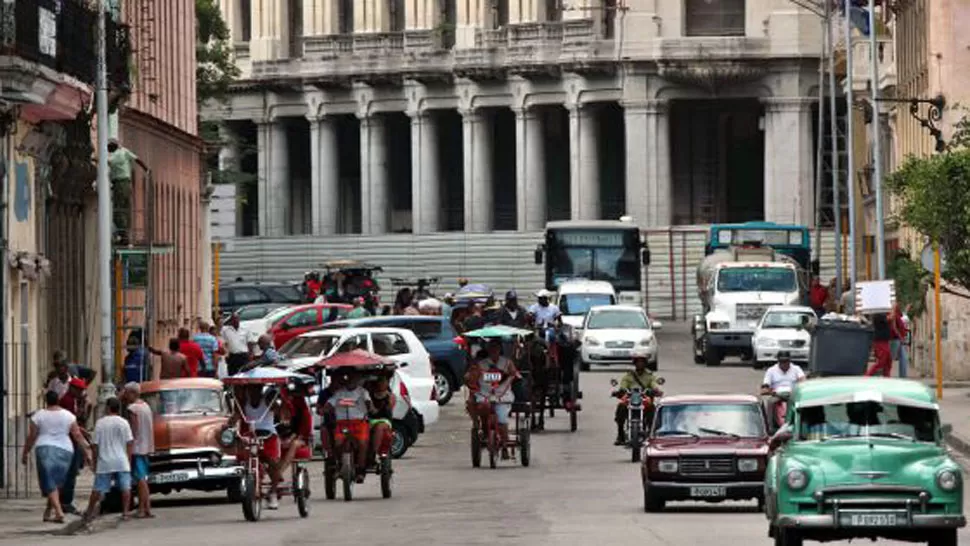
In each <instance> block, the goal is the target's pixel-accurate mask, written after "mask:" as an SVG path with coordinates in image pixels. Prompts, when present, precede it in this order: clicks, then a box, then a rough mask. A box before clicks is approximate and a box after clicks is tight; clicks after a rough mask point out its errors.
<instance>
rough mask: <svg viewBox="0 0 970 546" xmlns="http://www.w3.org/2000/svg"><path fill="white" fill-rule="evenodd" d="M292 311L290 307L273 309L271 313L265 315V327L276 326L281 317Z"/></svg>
mask: <svg viewBox="0 0 970 546" xmlns="http://www.w3.org/2000/svg"><path fill="white" fill-rule="evenodd" d="M291 310H292V308H291V307H286V306H284V307H280V308H279V309H273V310H272V311H271V312H269V313H267V315H266V316H265V317H263V318H264V319H266V325H267V326H269V327H270V328H272V327H273V326H276V323H277V322H279V321H280V319H282V318H283V317H285V316H286V315H288V314H289V312H290V311H291Z"/></svg>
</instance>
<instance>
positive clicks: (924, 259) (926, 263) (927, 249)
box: [920, 243, 946, 272]
mask: <svg viewBox="0 0 970 546" xmlns="http://www.w3.org/2000/svg"><path fill="white" fill-rule="evenodd" d="M933 262H934V260H933V243H926V246H924V247H923V251H922V252H920V263H922V264H923V269H926V270H927V271H931V272H932V271H933V270H934V268H935V264H934V263H933ZM940 269H941V270H942V269H946V252H944V251H943V249H942V248H941V249H940Z"/></svg>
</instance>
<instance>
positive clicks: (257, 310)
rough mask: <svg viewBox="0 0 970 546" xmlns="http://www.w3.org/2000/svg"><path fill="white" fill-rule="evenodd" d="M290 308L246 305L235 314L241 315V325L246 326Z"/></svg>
mask: <svg viewBox="0 0 970 546" xmlns="http://www.w3.org/2000/svg"><path fill="white" fill-rule="evenodd" d="M285 307H289V304H286V303H256V304H253V305H244V306H242V307H240V308H238V309H236V311H235V313H236V314H237V315H239V322H240V325H242V324H245V323H247V322H249V321H253V320H259V319H262V318H266V316H267V315H269V314H270V313H272V312H274V311H276V310H277V309H281V308H285ZM227 316H229V313H227V314H226V315H224V317H227Z"/></svg>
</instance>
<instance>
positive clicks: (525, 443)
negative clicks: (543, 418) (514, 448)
mask: <svg viewBox="0 0 970 546" xmlns="http://www.w3.org/2000/svg"><path fill="white" fill-rule="evenodd" d="M531 455H532V433H531V432H530V431H529V429H527V428H525V429H522V430H520V431H519V462H521V463H522V466H529V459H530V457H531Z"/></svg>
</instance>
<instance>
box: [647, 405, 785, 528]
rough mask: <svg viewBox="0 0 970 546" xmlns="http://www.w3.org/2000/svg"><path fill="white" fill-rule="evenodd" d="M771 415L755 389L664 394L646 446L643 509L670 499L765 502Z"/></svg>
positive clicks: (652, 508) (654, 509)
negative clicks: (731, 392) (734, 392)
mask: <svg viewBox="0 0 970 546" xmlns="http://www.w3.org/2000/svg"><path fill="white" fill-rule="evenodd" d="M767 457H768V421H767V419H766V417H765V413H764V410H763V409H762V406H761V403H760V400H759V399H758V398H757V397H755V396H750V395H742V394H738V395H681V396H669V397H666V398H662V399H660V401H659V403H658V405H657V410H656V416H655V417H654V421H653V426H652V427H651V430H650V435H649V437H648V438H647V441H646V444H645V445H644V448H643V463H642V466H641V475H642V478H643V509H644V511H645V512H657V511H660V510H663V507H664V505H665V504H666V503H667V502H668V501H702V502H712V503H716V502H722V501H725V500H749V499H750V500H756V501H757V502H758V506H759V508H760V507H761V506H762V505H763V503H764V475H765V463H766V460H767Z"/></svg>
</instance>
